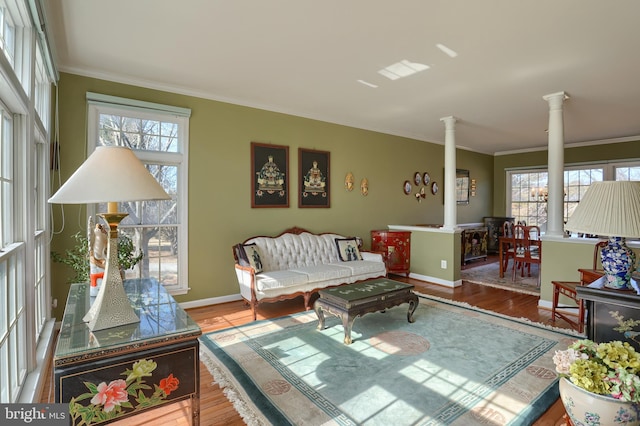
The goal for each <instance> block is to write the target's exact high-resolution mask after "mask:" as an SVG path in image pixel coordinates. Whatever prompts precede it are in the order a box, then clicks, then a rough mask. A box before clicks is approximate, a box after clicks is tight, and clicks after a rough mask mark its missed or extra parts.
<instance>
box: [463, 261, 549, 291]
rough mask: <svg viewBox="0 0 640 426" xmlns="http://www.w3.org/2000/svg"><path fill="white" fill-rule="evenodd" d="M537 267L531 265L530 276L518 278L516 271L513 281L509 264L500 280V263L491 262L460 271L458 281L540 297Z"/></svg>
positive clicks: (518, 274)
mask: <svg viewBox="0 0 640 426" xmlns="http://www.w3.org/2000/svg"><path fill="white" fill-rule="evenodd" d="M538 266H539V265H535V264H534V265H531V276H530V277H528V276H527V273H526V272H525V276H524V277H521V276H520V271H516V279H515V281H513V275H512V269H511V263H510V264H509V269H507V270H506V271H505V273H504V277H503V278H500V262H491V263H487V264H486V265H479V266H474V267H472V268H467V269H463V270H462V271H460V279H461V280H462V281H468V282H470V283H473V284H480V285H486V286H489V287H496V288H502V289H505V290H511V291H515V292H518V293H525V294H532V295H534V296H539V295H540V287H539V286H538V274H539V273H540V269H539V267H538Z"/></svg>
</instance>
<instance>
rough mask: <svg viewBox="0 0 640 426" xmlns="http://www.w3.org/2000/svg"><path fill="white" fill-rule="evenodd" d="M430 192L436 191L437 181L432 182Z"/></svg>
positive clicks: (435, 192)
mask: <svg viewBox="0 0 640 426" xmlns="http://www.w3.org/2000/svg"><path fill="white" fill-rule="evenodd" d="M431 193H432V194H434V195H435V194H437V193H438V182H433V183H432V184H431Z"/></svg>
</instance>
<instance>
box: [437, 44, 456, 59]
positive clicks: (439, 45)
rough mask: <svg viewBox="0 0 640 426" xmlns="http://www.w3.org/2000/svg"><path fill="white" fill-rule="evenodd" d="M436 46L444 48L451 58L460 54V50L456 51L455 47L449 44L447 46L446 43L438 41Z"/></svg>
mask: <svg viewBox="0 0 640 426" xmlns="http://www.w3.org/2000/svg"><path fill="white" fill-rule="evenodd" d="M436 47H437V48H438V49H440V50H442V51H443V52H444V53H445V54H447V55H448V56H449V57H450V58H455V57H456V56H458V52H456V51H455V50H453V49H450V48H448V47H447V46H445V45H444V44H441V43H438V44H436Z"/></svg>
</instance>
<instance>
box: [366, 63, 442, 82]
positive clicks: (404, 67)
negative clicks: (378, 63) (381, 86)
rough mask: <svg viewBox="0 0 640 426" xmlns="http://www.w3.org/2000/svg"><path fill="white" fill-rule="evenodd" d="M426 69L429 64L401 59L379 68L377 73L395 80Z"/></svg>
mask: <svg viewBox="0 0 640 426" xmlns="http://www.w3.org/2000/svg"><path fill="white" fill-rule="evenodd" d="M427 69H429V65H425V64H420V63H418V62H411V61H408V60H406V59H403V60H402V61H400V62H396V63H395V64H391V65H389V66H388V67H386V68H383V69H381V70H380V71H378V73H379V74H381V75H383V76H385V77H387V78H388V79H389V80H397V79H399V78H404V77H408V76H410V75H413V74H415V73H418V72H420V71H424V70H427Z"/></svg>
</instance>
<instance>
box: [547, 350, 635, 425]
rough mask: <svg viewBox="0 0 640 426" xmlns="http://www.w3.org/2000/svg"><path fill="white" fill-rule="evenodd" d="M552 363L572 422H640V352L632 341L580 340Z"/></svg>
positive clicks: (586, 423) (554, 358)
mask: <svg viewBox="0 0 640 426" xmlns="http://www.w3.org/2000/svg"><path fill="white" fill-rule="evenodd" d="M553 362H554V363H555V365H556V371H557V372H558V375H559V376H560V397H561V399H562V403H563V404H564V406H565V409H566V411H567V414H568V415H569V417H570V419H571V421H572V422H573V424H575V425H592V424H593V425H595V424H602V425H605V424H606V425H627V426H631V425H640V406H639V403H640V377H639V376H638V374H639V372H640V354H638V353H637V352H636V350H635V348H634V347H633V346H631V345H630V344H629V343H627V342H624V343H623V342H621V341H611V342H607V343H595V342H593V341H591V340H587V339H583V340H577V341H575V342H574V343H572V344H571V345H569V347H568V348H567V350H564V351H556V353H555V355H554V357H553Z"/></svg>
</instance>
